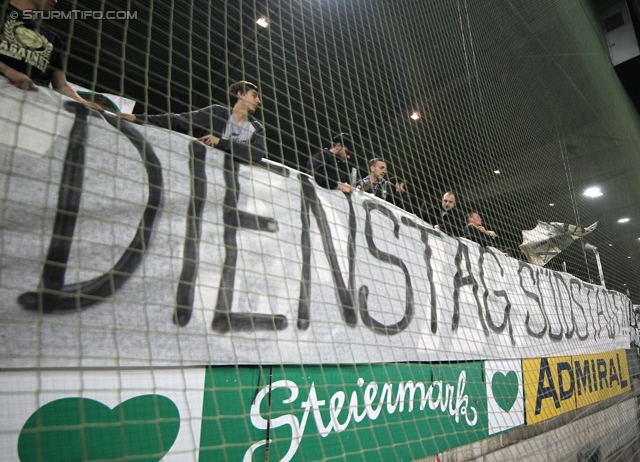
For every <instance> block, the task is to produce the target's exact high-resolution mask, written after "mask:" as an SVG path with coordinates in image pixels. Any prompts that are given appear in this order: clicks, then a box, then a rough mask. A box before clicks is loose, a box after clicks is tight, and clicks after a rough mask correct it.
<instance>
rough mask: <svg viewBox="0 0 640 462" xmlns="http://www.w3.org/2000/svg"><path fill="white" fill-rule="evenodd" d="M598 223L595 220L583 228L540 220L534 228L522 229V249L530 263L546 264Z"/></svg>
mask: <svg viewBox="0 0 640 462" xmlns="http://www.w3.org/2000/svg"><path fill="white" fill-rule="evenodd" d="M597 225H598V222H595V223H594V224H592V225H591V226H589V227H588V228H581V227H579V226H576V225H570V224H567V223H546V222H544V221H539V222H538V226H536V227H535V228H533V229H532V230H524V231H522V244H520V250H522V252H524V254H525V255H526V257H527V260H529V263H532V264H534V265H538V266H544V265H546V264H547V263H548V262H549V261H550V260H551V259H552V258H553V257H555V256H556V255H558V254H559V253H560V252H562V251H563V250H564V249H566V248H567V247H569V246H570V245H571V244H572V243H573V241H575V240H576V239H580V238H581V237H583V236H586V235H587V234H589V233H590V232H591V231H593V230H594V229H596V226H597Z"/></svg>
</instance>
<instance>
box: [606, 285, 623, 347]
mask: <svg viewBox="0 0 640 462" xmlns="http://www.w3.org/2000/svg"><path fill="white" fill-rule="evenodd" d="M607 294H608V297H607V300H608V303H607V308H608V309H607V311H609V322H608V323H607V331H608V332H609V338H616V334H617V333H618V331H620V329H621V328H622V327H621V326H620V319H619V318H618V310H619V309H620V308H619V307H618V305H617V304H616V295H617V293H616V291H614V290H608V291H607ZM616 324H617V326H618V327H617V328H616ZM609 325H610V326H611V328H609Z"/></svg>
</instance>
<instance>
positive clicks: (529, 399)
mask: <svg viewBox="0 0 640 462" xmlns="http://www.w3.org/2000/svg"><path fill="white" fill-rule="evenodd" d="M572 371H573V363H572V361H571V356H559V357H556V358H537V359H524V360H522V373H523V376H524V394H525V410H526V415H527V425H531V424H534V423H538V422H542V421H543V420H547V419H550V418H551V417H555V416H557V415H560V414H563V413H565V412H568V411H571V410H574V409H575V408H576V399H575V397H574V396H573V392H574V387H575V383H574V377H575V376H574V375H572Z"/></svg>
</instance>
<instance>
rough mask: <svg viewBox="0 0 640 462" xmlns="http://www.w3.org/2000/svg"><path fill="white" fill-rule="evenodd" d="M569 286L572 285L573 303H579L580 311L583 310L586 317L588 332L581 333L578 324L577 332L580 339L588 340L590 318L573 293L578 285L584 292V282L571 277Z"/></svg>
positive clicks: (585, 322) (586, 329)
mask: <svg viewBox="0 0 640 462" xmlns="http://www.w3.org/2000/svg"><path fill="white" fill-rule="evenodd" d="M569 286H570V287H571V298H572V299H573V303H574V304H575V305H578V308H580V311H582V317H583V318H584V325H585V332H586V333H585V334H584V335H580V329H578V326H576V333H577V335H578V339H580V340H586V339H587V338H589V320H588V319H587V313H585V312H584V307H583V306H582V305H581V304H580V303H579V302H578V300H576V297H575V295H574V293H573V288H574V286H578V288H579V289H580V290H579V292H582V282H581V281H580V280H578V279H571V281H569Z"/></svg>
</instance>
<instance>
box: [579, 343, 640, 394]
mask: <svg viewBox="0 0 640 462" xmlns="http://www.w3.org/2000/svg"><path fill="white" fill-rule="evenodd" d="M573 370H574V374H575V395H576V400H577V403H578V407H584V406H588V405H589V404H593V403H597V402H598V401H602V400H603V399H607V398H611V397H612V396H616V395H619V394H622V393H624V392H627V391H629V390H630V389H631V385H630V381H629V370H628V368H627V352H626V351H625V350H616V351H610V352H608V353H600V354H595V355H583V356H574V357H573Z"/></svg>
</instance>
